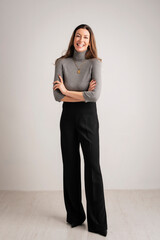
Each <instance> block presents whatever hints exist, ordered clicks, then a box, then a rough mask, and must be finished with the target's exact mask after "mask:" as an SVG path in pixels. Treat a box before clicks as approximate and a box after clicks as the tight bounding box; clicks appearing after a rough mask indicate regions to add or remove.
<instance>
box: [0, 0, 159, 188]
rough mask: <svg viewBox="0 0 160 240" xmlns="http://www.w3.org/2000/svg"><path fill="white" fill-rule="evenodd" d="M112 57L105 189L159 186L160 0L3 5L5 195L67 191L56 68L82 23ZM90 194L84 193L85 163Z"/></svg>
mask: <svg viewBox="0 0 160 240" xmlns="http://www.w3.org/2000/svg"><path fill="white" fill-rule="evenodd" d="M82 23H86V24H88V25H90V26H91V28H92V29H93V31H94V34H95V37H96V43H97V48H98V56H99V57H100V58H102V59H103V63H102V64H103V65H102V81H103V82H102V92H101V96H100V98H99V100H98V102H97V108H98V115H99V123H100V129H99V130H100V164H101V170H102V174H103V181H104V188H105V189H155V188H160V147H159V146H160V94H159V93H160V68H159V63H160V44H159V43H160V1H158V0H134V1H129V0H108V1H107V0H99V1H98V0H97V1H95V0H87V1H86V0H85V1H84V0H81V1H77V0H69V1H62V0H55V1H51V0H38V1H35V0H26V1H24V0H14V1H12V0H7V1H5V0H1V1H0V34H1V35H0V81H1V82H0V99H1V100H0V109H1V127H0V128H1V129H0V133H1V143H0V148H1V149H0V154H1V156H0V189H2V190H62V175H63V173H62V159H61V149H60V129H59V120H60V114H61V110H62V103H59V102H56V101H55V100H54V97H53V89H52V82H53V76H54V65H53V63H54V61H55V59H56V58H57V57H60V56H61V55H62V54H63V53H64V52H65V50H67V47H68V44H69V40H70V37H71V34H72V32H73V30H74V29H75V27H77V26H78V25H79V24H82ZM81 159H82V166H81V167H82V187H83V189H84V180H83V179H84V173H83V168H84V165H83V163H84V160H83V155H82V151H81Z"/></svg>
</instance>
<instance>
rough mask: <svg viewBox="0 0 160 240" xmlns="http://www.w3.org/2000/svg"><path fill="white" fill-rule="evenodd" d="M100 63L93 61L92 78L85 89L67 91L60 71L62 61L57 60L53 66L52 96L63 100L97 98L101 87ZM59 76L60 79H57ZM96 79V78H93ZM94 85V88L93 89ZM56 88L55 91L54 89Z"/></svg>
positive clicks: (78, 100) (94, 99) (91, 99)
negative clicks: (54, 66)
mask: <svg viewBox="0 0 160 240" xmlns="http://www.w3.org/2000/svg"><path fill="white" fill-rule="evenodd" d="M100 67H101V65H100V63H99V62H98V61H94V62H93V69H92V80H91V81H90V84H89V87H88V90H87V91H83V92H79V91H69V90H68V89H66V87H65V85H64V83H63V78H62V77H63V71H62V62H61V61H58V63H57V64H56V68H55V77H54V82H53V84H54V87H53V89H54V97H55V99H56V101H59V102H61V101H63V102H92V101H93V102H94V101H96V100H97V99H98V97H99V95H100V88H101V76H100ZM58 77H59V79H60V80H57V78H58ZM93 79H96V80H98V81H96V80H93ZM95 86H96V89H95ZM55 90H56V91H55Z"/></svg>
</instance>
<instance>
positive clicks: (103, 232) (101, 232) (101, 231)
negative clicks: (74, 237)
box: [88, 228, 107, 237]
mask: <svg viewBox="0 0 160 240" xmlns="http://www.w3.org/2000/svg"><path fill="white" fill-rule="evenodd" d="M88 231H89V232H93V233H98V234H100V235H102V236H104V237H106V236H107V229H104V230H99V231H98V230H93V229H91V228H88Z"/></svg>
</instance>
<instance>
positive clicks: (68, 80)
mask: <svg viewBox="0 0 160 240" xmlns="http://www.w3.org/2000/svg"><path fill="white" fill-rule="evenodd" d="M86 51H87V50H86ZM86 51H83V52H78V51H76V50H75V49H74V53H73V56H72V57H68V58H60V59H58V60H57V62H56V64H55V73H54V82H55V81H56V80H58V81H60V79H59V77H58V75H60V76H61V77H62V79H63V82H64V85H65V87H66V89H67V90H69V91H79V92H82V94H83V97H84V99H85V102H86V103H87V102H96V101H97V100H98V98H99V96H100V92H101V85H102V84H101V64H102V62H101V61H100V60H98V59H97V58H91V59H86V57H85V54H86ZM74 61H75V62H74ZM75 63H76V64H75ZM76 65H77V66H78V68H80V73H77V67H76ZM92 79H94V80H96V86H95V88H94V90H92V91H88V88H89V84H90V81H91V80H92ZM53 95H54V98H55V100H56V101H58V102H61V100H62V98H63V97H64V96H65V95H64V94H62V93H61V91H60V90H59V89H56V90H54V89H53Z"/></svg>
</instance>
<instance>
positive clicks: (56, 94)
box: [53, 59, 65, 102]
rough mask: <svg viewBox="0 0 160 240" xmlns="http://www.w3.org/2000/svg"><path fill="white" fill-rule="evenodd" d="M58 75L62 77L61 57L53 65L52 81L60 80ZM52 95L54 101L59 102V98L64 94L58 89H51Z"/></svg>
mask: <svg viewBox="0 0 160 240" xmlns="http://www.w3.org/2000/svg"><path fill="white" fill-rule="evenodd" d="M58 75H61V77H62V78H63V70H62V59H58V60H57V62H56V65H55V73H54V82H55V81H56V80H58V81H60V79H59V77H58ZM53 95H54V98H55V100H56V101H58V102H61V99H62V98H63V97H64V96H65V95H64V94H62V93H61V91H60V90H59V89H56V90H54V89H53Z"/></svg>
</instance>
